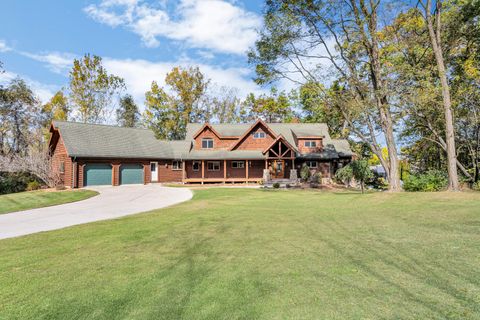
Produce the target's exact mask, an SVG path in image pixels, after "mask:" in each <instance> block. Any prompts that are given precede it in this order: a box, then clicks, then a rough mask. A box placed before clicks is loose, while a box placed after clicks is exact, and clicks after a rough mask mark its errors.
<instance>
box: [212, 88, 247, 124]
mask: <svg viewBox="0 0 480 320" xmlns="http://www.w3.org/2000/svg"><path fill="white" fill-rule="evenodd" d="M209 91H210V92H209V98H208V105H209V109H210V111H209V113H210V114H211V115H210V116H209V118H210V119H209V120H208V121H209V122H218V123H239V122H244V120H245V116H246V114H245V110H244V108H243V105H242V103H241V101H240V99H239V98H238V97H237V95H238V92H237V90H236V89H233V88H230V87H227V86H222V87H220V88H218V89H216V90H213V91H212V90H209Z"/></svg>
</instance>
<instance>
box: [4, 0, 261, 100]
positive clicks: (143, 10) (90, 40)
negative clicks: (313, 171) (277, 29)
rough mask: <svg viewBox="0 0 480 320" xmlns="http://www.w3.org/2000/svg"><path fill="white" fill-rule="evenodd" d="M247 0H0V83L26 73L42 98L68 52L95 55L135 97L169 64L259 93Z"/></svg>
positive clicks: (62, 77)
mask: <svg viewBox="0 0 480 320" xmlns="http://www.w3.org/2000/svg"><path fill="white" fill-rule="evenodd" d="M262 6H263V1H254V0H243V1H241V0H179V1H170V0H152V1H141V0H76V1H66V0H63V1H60V0H55V1H54V0H49V1H38V0H3V1H2V10H1V11H0V21H1V22H0V25H1V28H0V61H2V62H3V63H4V69H5V71H6V72H5V73H4V74H3V75H0V82H2V83H5V82H7V81H9V80H10V79H12V78H13V77H15V76H17V75H18V76H20V77H22V78H24V79H26V80H27V81H28V82H29V84H30V85H31V86H32V87H33V88H34V90H35V91H36V92H37V94H38V95H39V97H40V98H41V99H42V100H43V101H46V99H48V98H49V97H50V96H51V95H52V94H53V93H54V92H55V91H56V90H58V89H60V88H61V87H62V86H66V85H67V83H68V72H69V69H70V67H71V62H72V60H73V59H74V58H76V57H80V56H82V55H83V54H85V53H91V54H96V55H100V56H102V57H103V59H104V65H105V66H106V68H107V69H108V70H109V71H110V72H112V73H114V74H116V75H119V76H121V77H123V78H124V79H125V80H126V83H127V89H128V91H129V92H130V93H131V94H133V95H134V97H135V98H136V100H137V101H138V102H142V101H143V97H144V93H145V91H146V90H148V88H149V86H150V83H151V82H152V81H153V80H156V81H158V82H159V83H163V79H164V78H165V74H166V73H167V72H168V71H169V70H171V68H172V67H173V66H176V65H182V66H190V65H198V66H199V67H200V69H201V70H202V72H204V73H205V74H206V75H207V77H209V78H211V80H212V83H214V84H215V85H217V86H222V85H227V86H229V87H234V88H236V89H237V90H238V95H239V96H243V95H245V94H246V93H248V92H256V93H259V92H261V91H262V90H265V89H264V88H259V87H258V86H256V85H255V84H254V83H253V81H252V80H251V79H252V77H253V72H252V68H251V67H250V66H248V64H247V58H246V54H245V51H246V50H247V49H248V48H249V47H251V46H252V45H253V43H254V41H255V39H256V30H257V29H258V28H260V26H261V23H262V19H261V11H262Z"/></svg>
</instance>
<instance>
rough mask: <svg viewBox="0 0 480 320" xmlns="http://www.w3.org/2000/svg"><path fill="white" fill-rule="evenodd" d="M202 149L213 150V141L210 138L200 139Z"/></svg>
mask: <svg viewBox="0 0 480 320" xmlns="http://www.w3.org/2000/svg"><path fill="white" fill-rule="evenodd" d="M202 149H213V139H212V138H203V139H202Z"/></svg>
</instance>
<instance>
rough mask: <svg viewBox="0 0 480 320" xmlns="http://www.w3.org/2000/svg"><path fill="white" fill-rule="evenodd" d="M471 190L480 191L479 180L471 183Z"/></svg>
mask: <svg viewBox="0 0 480 320" xmlns="http://www.w3.org/2000/svg"><path fill="white" fill-rule="evenodd" d="M472 190H475V191H480V181H477V182H474V183H473V184H472Z"/></svg>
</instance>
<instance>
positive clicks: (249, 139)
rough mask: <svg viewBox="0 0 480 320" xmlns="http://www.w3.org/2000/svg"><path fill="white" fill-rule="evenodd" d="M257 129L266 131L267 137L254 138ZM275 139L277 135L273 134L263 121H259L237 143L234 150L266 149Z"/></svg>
mask: <svg viewBox="0 0 480 320" xmlns="http://www.w3.org/2000/svg"><path fill="white" fill-rule="evenodd" d="M256 131H263V132H265V133H266V136H265V138H263V139H254V138H253V133H254V132H256ZM274 140H275V137H274V136H273V135H271V134H270V133H269V132H268V130H267V128H265V126H264V125H263V124H261V123H259V124H258V125H257V126H256V127H254V128H253V129H252V130H251V131H250V132H249V133H248V134H247V135H246V136H245V137H244V138H243V139H242V141H241V142H240V144H239V145H237V146H236V147H235V148H234V150H261V151H263V150H265V149H266V148H268V146H270V145H271V144H272V142H273V141H274Z"/></svg>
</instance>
